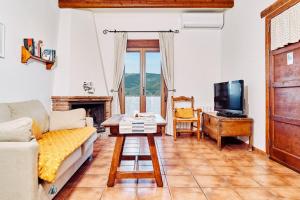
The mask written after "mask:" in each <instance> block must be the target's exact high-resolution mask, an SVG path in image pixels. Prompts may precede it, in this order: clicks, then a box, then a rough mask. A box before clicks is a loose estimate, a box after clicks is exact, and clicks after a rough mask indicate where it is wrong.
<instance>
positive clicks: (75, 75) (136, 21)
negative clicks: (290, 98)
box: [53, 10, 221, 106]
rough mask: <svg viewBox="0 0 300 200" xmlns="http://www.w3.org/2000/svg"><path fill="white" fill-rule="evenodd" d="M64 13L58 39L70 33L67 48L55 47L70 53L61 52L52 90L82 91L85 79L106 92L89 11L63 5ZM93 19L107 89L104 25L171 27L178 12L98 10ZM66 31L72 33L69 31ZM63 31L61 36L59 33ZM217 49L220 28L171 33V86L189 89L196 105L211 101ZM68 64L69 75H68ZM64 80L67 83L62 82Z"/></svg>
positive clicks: (110, 59) (109, 44)
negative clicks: (172, 59)
mask: <svg viewBox="0 0 300 200" xmlns="http://www.w3.org/2000/svg"><path fill="white" fill-rule="evenodd" d="M70 13H71V14H70ZM62 15H66V16H67V17H70V16H71V19H70V20H65V19H61V22H62V20H64V22H63V23H64V24H63V25H62V24H61V26H60V30H59V40H65V39H67V40H68V39H70V42H69V43H70V46H71V48H69V47H68V45H63V46H59V47H58V49H59V52H60V53H62V52H64V53H67V52H68V54H69V55H70V58H71V59H70V61H67V60H65V59H69V58H68V56H66V57H63V56H60V62H59V65H58V68H57V69H56V75H55V83H54V84H55V85H54V90H53V93H54V95H84V92H83V89H82V83H83V82H84V81H93V82H94V83H95V86H96V93H95V95H107V92H106V89H105V83H104V80H103V77H104V76H103V73H102V70H101V67H100V66H101V65H100V64H101V63H100V61H99V53H98V49H97V46H96V45H97V39H96V34H95V26H94V24H93V13H90V12H88V11H82V10H62V14H61V16H62ZM95 22H96V26H97V31H98V33H99V34H98V35H99V40H100V44H101V50H102V57H103V63H104V69H105V75H106V77H107V82H108V89H109V90H110V89H111V85H112V80H113V63H114V41H113V36H114V35H113V34H108V35H103V34H102V31H103V29H106V28H107V29H119V30H169V29H180V27H181V24H180V23H181V21H180V13H179V12H167V11H165V12H163V11H160V12H114V11H109V12H97V13H96V14H95ZM69 30H71V32H70V31H69ZM66 33H68V34H70V36H69V37H68V36H67V34H66ZM64 34H65V35H64ZM61 37H62V38H63V39H60V38H61ZM153 38H156V39H157V38H158V35H157V34H129V39H153ZM220 50H221V32H220V31H217V30H180V34H176V36H175V88H176V89H177V93H176V94H175V95H187V96H191V95H193V96H195V98H196V100H197V102H196V104H197V105H198V106H200V105H205V106H207V105H209V106H212V103H213V83H214V82H216V81H219V80H220V76H221V68H220V67H221V63H220V60H221V52H220ZM63 69H65V70H63ZM69 70H70V73H69V74H70V77H69V78H68V71H69ZM68 79H70V80H68ZM65 82H69V83H70V84H65ZM62 83H63V84H62ZM60 87H67V88H60ZM109 95H111V94H109Z"/></svg>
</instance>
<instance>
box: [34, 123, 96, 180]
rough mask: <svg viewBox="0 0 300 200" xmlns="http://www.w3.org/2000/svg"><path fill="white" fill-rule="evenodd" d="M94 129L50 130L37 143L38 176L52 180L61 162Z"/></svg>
mask: <svg viewBox="0 0 300 200" xmlns="http://www.w3.org/2000/svg"><path fill="white" fill-rule="evenodd" d="M95 131H96V129H95V128H91V127H86V128H81V129H72V130H60V131H51V132H48V133H45V134H43V137H42V139H40V140H38V143H39V163H38V165H39V177H40V178H41V179H43V180H45V181H48V182H53V181H55V179H56V176H57V171H58V169H59V167H60V166H61V165H62V164H63V162H64V161H65V160H66V159H67V158H68V157H69V156H70V155H71V154H72V153H73V152H74V151H75V150H76V149H77V148H79V147H80V146H81V145H82V144H83V143H84V142H85V141H86V140H87V139H88V138H90V136H91V135H92V134H93V133H94V132H95Z"/></svg>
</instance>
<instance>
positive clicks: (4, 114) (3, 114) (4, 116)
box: [0, 103, 11, 122]
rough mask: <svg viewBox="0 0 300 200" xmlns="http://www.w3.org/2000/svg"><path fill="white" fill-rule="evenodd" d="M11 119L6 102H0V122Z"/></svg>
mask: <svg viewBox="0 0 300 200" xmlns="http://www.w3.org/2000/svg"><path fill="white" fill-rule="evenodd" d="M9 120H11V114H10V109H9V107H8V105H7V104H6V103H0V122H6V121H9Z"/></svg>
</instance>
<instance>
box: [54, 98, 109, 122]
mask: <svg viewBox="0 0 300 200" xmlns="http://www.w3.org/2000/svg"><path fill="white" fill-rule="evenodd" d="M51 99H52V110H53V111H66V110H70V109H71V106H72V103H75V102H78V103H92V102H103V103H104V107H105V119H108V118H109V117H111V113H112V111H111V107H112V106H111V103H112V97H111V96H52V97H51Z"/></svg>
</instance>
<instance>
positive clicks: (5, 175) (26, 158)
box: [0, 140, 38, 200]
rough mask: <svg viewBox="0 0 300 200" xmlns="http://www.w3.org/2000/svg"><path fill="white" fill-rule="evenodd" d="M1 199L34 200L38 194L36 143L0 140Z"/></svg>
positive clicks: (32, 141) (33, 141)
mask: <svg viewBox="0 0 300 200" xmlns="http://www.w3.org/2000/svg"><path fill="white" fill-rule="evenodd" d="M0 177H1V179H0V196H1V200H12V199H22V200H36V199H37V196H38V143H37V142H36V140H31V141H30V142H0Z"/></svg>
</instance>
